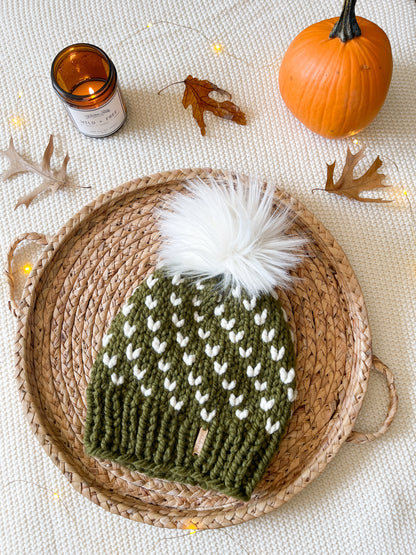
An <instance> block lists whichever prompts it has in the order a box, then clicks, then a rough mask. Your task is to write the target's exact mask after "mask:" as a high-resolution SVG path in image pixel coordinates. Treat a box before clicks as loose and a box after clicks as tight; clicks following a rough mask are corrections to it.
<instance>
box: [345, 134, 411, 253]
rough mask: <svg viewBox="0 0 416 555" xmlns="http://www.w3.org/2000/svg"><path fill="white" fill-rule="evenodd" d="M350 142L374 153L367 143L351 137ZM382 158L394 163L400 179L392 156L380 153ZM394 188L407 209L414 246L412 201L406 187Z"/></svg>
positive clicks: (397, 167)
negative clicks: (397, 190)
mask: <svg viewBox="0 0 416 555" xmlns="http://www.w3.org/2000/svg"><path fill="white" fill-rule="evenodd" d="M352 142H353V143H354V144H355V145H357V146H361V147H363V146H365V147H366V148H368V150H370V151H371V152H374V153H375V152H376V151H375V150H374V149H372V148H370V147H369V146H368V145H367V144H365V143H362V142H360V141H359V140H358V139H357V138H354V139H352ZM382 158H383V160H389V161H390V162H391V163H392V164H393V165H394V168H395V170H396V172H397V175H398V177H399V179H401V176H400V170H399V166H398V164H397V163H396V161H395V160H393V158H390V157H388V156H386V155H382ZM396 189H399V190H400V197H399V199H397V200H399V202H400V200H404V202H405V204H406V205H407V208H408V210H409V219H410V230H411V233H412V237H413V241H414V243H415V246H416V218H415V212H414V210H413V204H412V201H411V198H410V195H409V191H408V190H407V188H406V187H404V186H401V185H398V186H397V187H396Z"/></svg>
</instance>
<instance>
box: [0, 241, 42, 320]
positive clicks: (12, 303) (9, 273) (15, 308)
mask: <svg viewBox="0 0 416 555" xmlns="http://www.w3.org/2000/svg"><path fill="white" fill-rule="evenodd" d="M22 241H33V242H35V243H38V244H39V245H43V246H45V245H47V244H48V243H49V239H48V238H47V237H46V235H44V234H43V233H34V232H32V233H23V234H22V235H19V237H17V238H16V239H15V240H14V242H13V243H12V244H11V246H10V249H9V253H8V255H7V268H6V271H5V274H6V280H7V283H8V284H9V293H10V295H9V296H10V298H9V309H10V311H11V312H12V314H13V315H14V316H15V317H16V318H18V317H19V314H20V309H19V302H18V301H16V299H15V296H14V277H13V270H12V265H13V257H14V252H15V250H16V248H17V247H18V245H19V244H20V243H21V242H22Z"/></svg>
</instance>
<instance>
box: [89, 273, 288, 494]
mask: <svg viewBox="0 0 416 555" xmlns="http://www.w3.org/2000/svg"><path fill="white" fill-rule="evenodd" d="M216 285H217V284H216V281H215V280H210V281H205V282H204V284H203V287H202V288H201V284H200V283H198V282H197V283H194V282H192V281H191V280H189V279H182V278H180V279H179V276H178V275H175V276H173V277H170V276H167V275H165V273H164V271H163V269H159V270H157V271H156V272H155V273H154V274H152V275H151V276H149V277H148V278H147V279H146V280H145V281H144V282H143V283H142V284H141V285H140V286H139V287H138V288H137V289H136V291H135V292H134V293H133V295H132V296H131V298H130V299H129V300H128V302H127V304H126V305H125V306H124V307H123V308H122V309H121V311H120V312H119V314H118V315H117V316H116V318H115V320H114V321H113V323H112V325H111V328H110V332H109V333H108V334H107V335H106V336H105V338H104V340H103V346H102V348H101V352H100V354H99V356H98V358H97V360H96V362H95V365H94V368H93V370H92V374H91V381H90V384H89V387H88V393H87V401H88V417H87V423H86V431H85V438H84V441H85V447H86V451H87V453H88V454H90V455H93V456H96V457H100V458H106V459H111V460H114V461H116V462H118V463H120V464H122V465H124V466H127V467H129V468H131V469H134V470H138V471H141V472H144V473H146V474H147V475H149V476H155V477H159V478H164V479H168V480H175V481H179V482H184V483H189V484H194V485H195V484H197V485H200V486H201V487H203V488H205V489H215V490H218V491H221V492H223V493H226V494H228V495H230V496H233V497H236V498H239V499H242V500H248V499H249V498H250V496H251V494H252V492H253V490H254V488H255V486H256V484H257V483H258V481H259V480H260V479H261V477H262V475H263V473H264V471H265V469H266V467H267V465H268V463H269V462H270V459H271V457H272V456H273V454H274V453H275V452H276V449H277V447H278V445H279V442H280V438H281V437H282V434H283V433H284V430H285V427H286V424H287V422H288V420H289V418H290V415H291V410H292V402H293V400H294V387H295V371H294V364H295V360H294V350H293V344H292V340H291V337H290V331H289V328H288V325H287V323H286V321H285V317H284V314H283V310H282V308H281V306H280V303H279V301H278V300H276V299H275V298H273V297H272V296H271V295H263V296H260V297H257V298H251V297H248V296H245V297H244V296H243V297H242V298H235V297H234V296H233V295H232V294H229V293H227V292H223V293H219V292H218V289H217V287H216ZM242 301H247V302H242ZM196 304H198V313H196V311H195V305H196ZM126 306H127V307H129V309H128V310H126V309H125V307H126ZM219 306H222V307H223V310H222V311H221V314H219V312H220V311H219V310H217V309H218V307H219ZM178 323H181V326H180V327H179V328H178ZM231 328H232V331H231ZM178 329H180V331H177V330H178ZM234 330H235V331H234ZM275 351H276V352H278V353H280V357H278V360H277V361H276V360H275V358H276V357H274V356H273V353H274V352H275ZM256 377H257V379H255V378H256ZM201 428H202V429H204V430H207V431H208V433H207V436H206V440H205V443H204V445H203V448H202V450H201V452H200V453H199V454H198V456H195V455H194V454H193V449H194V445H195V442H196V439H197V436H198V433H199V430H200V429H201Z"/></svg>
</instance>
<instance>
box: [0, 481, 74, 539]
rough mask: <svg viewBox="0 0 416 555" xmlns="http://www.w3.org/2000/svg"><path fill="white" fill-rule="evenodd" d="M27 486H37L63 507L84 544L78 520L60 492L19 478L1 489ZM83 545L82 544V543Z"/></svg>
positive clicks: (0, 487)
mask: <svg viewBox="0 0 416 555" xmlns="http://www.w3.org/2000/svg"><path fill="white" fill-rule="evenodd" d="M18 483H21V484H27V485H29V486H35V487H37V488H38V489H40V490H42V491H45V492H46V493H47V494H48V497H49V499H52V500H53V501H55V502H58V505H59V506H62V507H63V508H64V509H65V511H66V513H67V514H68V516H69V518H70V520H72V522H73V524H74V526H75V533H76V535H77V536H78V539H79V541H80V542H82V539H81V536H80V535H79V532H78V529H77V522H76V520H75V519H74V518H73V516H72V514H71V511H70V510H69V509H68V507H67V505H66V503H65V502H64V501H63V499H62V495H61V494H60V493H59V491H58V490H56V489H53V490H52V489H50V488H48V487H46V486H43V485H42V484H38V483H37V482H30V481H29V480H23V479H21V478H17V479H16V480H11V481H10V482H7V483H6V484H3V485H1V486H0V489H4V488H8V487H9V486H11V485H13V484H18ZM80 545H81V543H80Z"/></svg>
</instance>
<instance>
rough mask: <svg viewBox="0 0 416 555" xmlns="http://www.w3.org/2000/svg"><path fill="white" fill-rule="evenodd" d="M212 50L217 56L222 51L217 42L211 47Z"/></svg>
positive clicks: (220, 45)
mask: <svg viewBox="0 0 416 555" xmlns="http://www.w3.org/2000/svg"><path fill="white" fill-rule="evenodd" d="M212 49H213V51H214V52H216V53H217V54H219V53H220V52H222V50H223V46H222V44H219V43H218V42H217V43H215V44H213V45H212Z"/></svg>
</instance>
